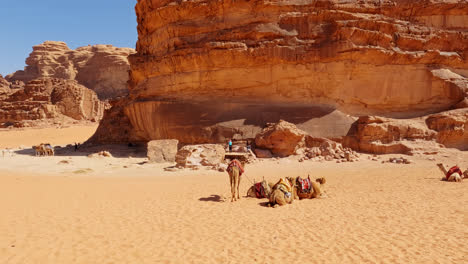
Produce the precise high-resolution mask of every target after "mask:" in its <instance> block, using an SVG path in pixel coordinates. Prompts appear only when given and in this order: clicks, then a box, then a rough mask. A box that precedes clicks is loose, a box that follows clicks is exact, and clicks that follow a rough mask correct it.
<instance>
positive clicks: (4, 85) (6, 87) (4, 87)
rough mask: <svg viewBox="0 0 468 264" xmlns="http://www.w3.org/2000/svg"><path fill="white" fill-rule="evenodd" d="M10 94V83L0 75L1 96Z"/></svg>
mask: <svg viewBox="0 0 468 264" xmlns="http://www.w3.org/2000/svg"><path fill="white" fill-rule="evenodd" d="M9 93H10V83H9V82H8V81H7V80H5V79H4V78H3V76H2V75H0V96H2V95H6V94H9Z"/></svg>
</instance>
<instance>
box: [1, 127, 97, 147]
mask: <svg viewBox="0 0 468 264" xmlns="http://www.w3.org/2000/svg"><path fill="white" fill-rule="evenodd" d="M96 129H97V125H96V124H94V125H81V126H72V127H66V128H59V129H57V128H37V129H31V128H30V129H22V130H19V129H15V130H7V129H1V130H0V148H18V147H19V146H27V147H31V146H33V145H38V144H40V143H50V144H52V145H64V144H72V143H75V142H84V141H86V140H87V139H88V138H89V137H90V136H91V135H92V134H94V132H95V131H96Z"/></svg>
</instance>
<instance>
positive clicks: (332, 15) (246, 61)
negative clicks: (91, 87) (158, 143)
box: [109, 0, 468, 143]
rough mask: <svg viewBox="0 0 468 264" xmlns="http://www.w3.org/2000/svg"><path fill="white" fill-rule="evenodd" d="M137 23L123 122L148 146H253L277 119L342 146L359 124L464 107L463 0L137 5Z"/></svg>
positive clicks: (467, 66) (467, 35)
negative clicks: (245, 142)
mask: <svg viewBox="0 0 468 264" xmlns="http://www.w3.org/2000/svg"><path fill="white" fill-rule="evenodd" d="M136 13H137V20H138V34H139V38H138V43H137V53H136V54H134V55H131V56H130V57H129V60H130V63H131V74H130V96H129V99H128V101H127V103H126V105H125V106H124V113H125V115H126V116H127V117H128V118H129V120H130V122H131V124H132V126H133V128H134V132H132V133H134V135H136V136H137V137H138V138H139V139H140V140H142V141H148V140H152V139H159V138H177V139H179V140H180V141H181V142H183V143H197V142H219V141H221V140H224V139H226V138H227V137H239V138H253V137H252V134H254V135H255V133H257V132H258V131H259V130H260V129H261V128H262V127H263V126H264V125H265V124H266V123H268V122H278V120H280V119H284V120H287V121H288V122H291V123H294V124H296V125H298V127H299V128H301V129H304V130H305V131H306V132H308V133H311V132H312V129H316V134H314V136H316V137H323V136H326V137H336V138H338V137H341V136H344V135H346V132H347V131H348V130H349V128H350V126H351V124H352V123H353V122H354V121H355V120H354V119H353V118H352V116H353V115H354V116H357V115H381V116H385V117H398V118H412V117H417V116H422V115H426V114H432V113H437V112H440V111H444V110H448V109H451V108H452V107H454V106H455V105H457V104H459V103H460V102H462V101H463V100H464V99H465V97H466V86H463V83H465V82H466V77H467V76H468V49H467V47H468V22H467V21H468V16H467V15H466V14H468V3H467V2H466V1H461V0H459V1H455V0H454V1H435V0H432V1H407V0H385V1H379V0H365V1H350V0H345V1H338V0H328V1H327V0H324V1H295V0H285V1H232V0H222V1H207V0H202V1H193V0H189V1H152V0H139V1H138V3H137V5H136ZM447 77H448V78H447ZM336 113H339V114H338V115H336ZM327 116H330V118H329V119H326V120H327V123H328V124H330V126H329V128H330V129H324V130H320V129H317V127H320V123H318V122H316V123H314V122H315V121H314V120H317V119H319V118H324V117H327ZM335 120H336V122H334V121H335ZM312 123H314V124H313V125H312ZM109 129H112V128H109ZM309 129H310V130H309ZM311 134H312V133H311Z"/></svg>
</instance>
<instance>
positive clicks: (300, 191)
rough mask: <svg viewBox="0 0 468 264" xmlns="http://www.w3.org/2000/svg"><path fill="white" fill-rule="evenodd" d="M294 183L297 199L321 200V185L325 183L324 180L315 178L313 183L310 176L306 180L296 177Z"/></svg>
mask: <svg viewBox="0 0 468 264" xmlns="http://www.w3.org/2000/svg"><path fill="white" fill-rule="evenodd" d="M295 182H296V192H297V196H298V197H299V199H312V198H322V197H324V195H325V193H324V192H323V185H324V184H325V182H326V179H325V178H323V177H322V178H317V179H315V182H313V181H311V180H310V176H308V177H307V178H306V179H302V178H301V177H297V178H296V179H295Z"/></svg>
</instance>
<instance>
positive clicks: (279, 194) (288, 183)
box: [227, 160, 326, 207]
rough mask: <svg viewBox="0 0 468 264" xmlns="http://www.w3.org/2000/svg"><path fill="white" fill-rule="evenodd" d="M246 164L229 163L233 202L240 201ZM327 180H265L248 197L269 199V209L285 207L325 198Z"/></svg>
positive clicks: (251, 190) (254, 186) (296, 178)
mask: <svg viewBox="0 0 468 264" xmlns="http://www.w3.org/2000/svg"><path fill="white" fill-rule="evenodd" d="M244 166H245V163H243V162H239V161H238V160H233V161H231V163H229V166H228V169H227V172H228V174H229V179H230V183H231V202H233V201H236V200H238V199H240V197H239V184H240V178H241V175H242V173H243V172H244ZM325 182H326V180H325V178H317V179H316V180H315V182H313V181H311V180H310V176H309V177H307V178H306V179H302V178H301V177H295V178H294V177H286V178H281V179H279V180H278V182H277V183H276V184H273V183H269V182H267V181H266V180H265V179H263V181H261V182H258V183H254V184H253V186H252V187H250V188H249V189H248V190H247V197H253V198H268V200H269V202H268V206H269V207H277V206H283V205H286V204H291V203H292V202H293V201H294V200H298V199H312V198H322V197H325V195H324V192H323V185H324V184H325Z"/></svg>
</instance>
